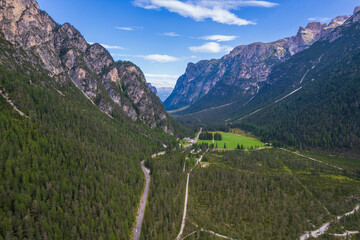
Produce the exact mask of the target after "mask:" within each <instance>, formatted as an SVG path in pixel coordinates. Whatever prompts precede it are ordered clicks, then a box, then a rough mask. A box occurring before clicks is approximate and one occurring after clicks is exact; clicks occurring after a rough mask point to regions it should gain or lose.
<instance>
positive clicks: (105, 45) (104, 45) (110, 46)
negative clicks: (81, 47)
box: [88, 42, 125, 50]
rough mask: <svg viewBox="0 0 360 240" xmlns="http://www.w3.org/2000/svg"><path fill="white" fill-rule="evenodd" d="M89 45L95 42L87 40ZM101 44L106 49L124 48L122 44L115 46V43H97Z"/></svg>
mask: <svg viewBox="0 0 360 240" xmlns="http://www.w3.org/2000/svg"><path fill="white" fill-rule="evenodd" d="M88 43H89V44H90V45H93V44H95V43H94V42H88ZM99 44H100V45H101V46H103V47H104V48H106V49H118V50H124V49H125V48H124V47H122V46H115V45H107V44H102V43H99Z"/></svg>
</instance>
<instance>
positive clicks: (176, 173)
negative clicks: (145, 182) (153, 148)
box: [140, 152, 191, 240]
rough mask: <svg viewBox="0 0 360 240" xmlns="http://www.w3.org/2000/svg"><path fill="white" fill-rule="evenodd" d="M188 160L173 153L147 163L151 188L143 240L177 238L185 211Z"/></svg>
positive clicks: (143, 227)
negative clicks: (184, 170)
mask: <svg viewBox="0 0 360 240" xmlns="http://www.w3.org/2000/svg"><path fill="white" fill-rule="evenodd" d="M185 157H186V155H185V154H184V153H180V152H173V153H170V154H167V155H164V156H160V157H158V158H155V159H150V160H148V161H147V165H148V167H149V169H150V170H151V183H150V184H151V185H150V193H149V199H148V205H147V207H146V211H145V218H144V222H143V226H142V229H141V230H142V234H141V238H140V239H159V240H161V239H175V238H176V236H177V234H178V231H179V229H180V225H181V220H182V213H183V208H184V196H185V185H186V174H185V173H184V172H183V166H184V163H185ZM187 164H191V162H190V161H187Z"/></svg>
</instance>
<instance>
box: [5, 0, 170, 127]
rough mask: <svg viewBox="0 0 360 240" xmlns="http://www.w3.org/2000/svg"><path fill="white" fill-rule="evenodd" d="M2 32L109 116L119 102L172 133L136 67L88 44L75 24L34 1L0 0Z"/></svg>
mask: <svg viewBox="0 0 360 240" xmlns="http://www.w3.org/2000/svg"><path fill="white" fill-rule="evenodd" d="M0 34H1V36H2V37H3V38H4V39H5V40H7V41H9V42H10V43H12V44H13V45H14V46H15V47H16V48H18V49H21V50H25V52H26V53H27V55H28V60H30V61H31V62H33V63H34V64H35V65H39V66H41V67H42V68H44V69H46V70H48V72H49V75H50V76H51V77H53V78H54V79H55V80H56V81H59V82H65V81H68V80H71V81H73V82H74V84H75V85H76V86H77V87H78V88H79V89H80V90H81V91H82V92H83V93H84V95H85V96H86V97H87V98H89V99H90V100H91V101H92V102H93V103H94V104H96V105H97V106H98V107H99V108H100V109H101V110H102V111H104V112H105V113H107V114H109V115H111V113H112V110H113V106H114V103H115V104H117V105H118V106H120V107H121V108H122V109H123V111H124V112H125V113H126V115H128V116H129V117H130V118H132V119H133V120H138V119H140V120H141V121H143V122H144V123H146V124H148V125H149V126H151V127H152V128H155V127H162V128H163V129H164V130H165V131H166V132H168V133H172V131H173V130H172V129H171V127H170V126H169V125H168V121H167V120H168V116H167V114H166V112H165V110H164V108H163V106H162V104H161V102H160V100H159V99H158V98H157V97H156V96H155V94H153V93H152V92H151V91H150V89H149V88H148V86H147V84H146V80H145V76H144V74H143V73H142V72H141V70H140V69H139V68H138V67H137V66H135V65H134V64H131V63H124V62H115V61H114V60H113V58H112V57H111V55H110V54H109V53H108V51H107V50H106V49H105V48H104V47H102V46H101V45H99V44H93V45H90V44H88V43H87V42H86V40H85V39H84V37H83V36H82V35H81V33H80V32H79V31H78V30H76V29H75V28H74V27H73V26H72V25H71V24H69V23H65V24H64V25H61V26H60V25H58V24H56V23H55V21H54V20H52V18H51V17H50V16H49V15H48V14H46V13H45V12H43V11H41V10H40V8H39V5H38V4H37V2H36V1H35V0H1V1H0ZM104 95H106V96H104ZM109 97H110V98H109ZM109 99H111V100H110V101H109Z"/></svg>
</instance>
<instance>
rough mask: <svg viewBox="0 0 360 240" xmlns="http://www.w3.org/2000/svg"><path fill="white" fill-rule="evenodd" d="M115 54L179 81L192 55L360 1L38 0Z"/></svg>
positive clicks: (158, 81)
mask: <svg viewBox="0 0 360 240" xmlns="http://www.w3.org/2000/svg"><path fill="white" fill-rule="evenodd" d="M38 3H39V5H40V7H41V9H43V10H45V11H46V12H48V13H49V14H50V16H52V17H53V19H54V20H55V21H56V22H58V23H60V24H63V23H65V22H70V23H71V24H72V25H74V26H75V27H76V28H77V29H78V30H79V31H80V32H81V33H82V34H83V36H84V37H85V39H86V40H87V41H88V42H97V43H100V44H103V45H104V46H105V47H106V48H107V49H108V51H109V52H110V53H111V54H112V56H113V57H114V59H115V60H130V61H132V62H134V63H135V64H137V65H138V66H139V67H140V68H141V69H142V70H143V72H144V73H145V75H146V77H147V80H148V82H151V83H152V84H153V85H154V86H156V87H166V86H174V85H175V83H176V80H177V78H178V77H179V76H180V75H182V74H183V73H184V72H185V69H186V66H187V63H188V62H197V61H200V60H202V59H212V58H220V57H222V56H223V55H225V54H226V53H228V51H229V50H231V48H233V47H235V46H238V45H242V44H249V43H252V42H259V41H261V42H271V41H275V40H278V39H281V38H284V37H289V36H292V35H295V34H296V33H297V30H298V28H299V26H306V25H307V23H309V22H310V21H312V20H313V19H318V20H321V21H323V22H327V21H329V20H330V19H331V18H334V17H336V16H339V15H346V14H352V12H353V9H354V8H355V6H357V5H360V2H359V1H358V0H273V1H260V0H102V1H99V0H76V1H74V0H61V1H59V0H38Z"/></svg>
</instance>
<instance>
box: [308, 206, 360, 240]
mask: <svg viewBox="0 0 360 240" xmlns="http://www.w3.org/2000/svg"><path fill="white" fill-rule="evenodd" d="M359 222H360V212H357V213H355V214H353V215H350V216H347V217H344V218H342V219H341V220H339V221H336V222H333V223H332V224H331V225H330V227H329V230H328V231H327V233H326V234H324V235H323V236H320V237H319V238H316V239H320V240H325V239H326V240H330V239H331V240H335V239H340V238H339V237H336V236H334V234H344V233H345V231H346V230H348V231H353V232H355V231H358V232H360V225H359ZM310 239H312V240H313V239H315V238H310ZM343 239H351V240H359V239H360V234H359V233H358V234H354V235H351V236H344V237H343Z"/></svg>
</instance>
